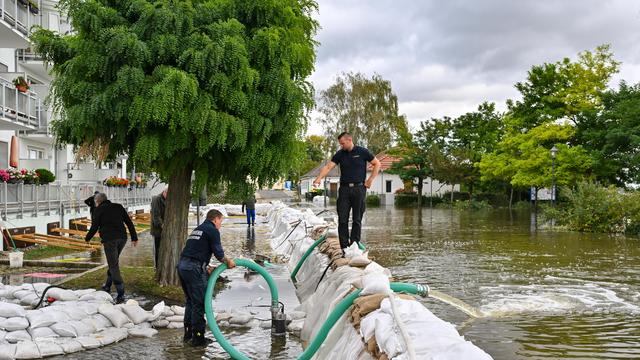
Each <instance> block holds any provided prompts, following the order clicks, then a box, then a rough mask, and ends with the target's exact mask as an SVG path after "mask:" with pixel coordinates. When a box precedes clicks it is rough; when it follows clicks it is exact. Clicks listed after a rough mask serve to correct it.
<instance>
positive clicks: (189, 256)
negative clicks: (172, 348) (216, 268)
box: [178, 210, 236, 346]
mask: <svg viewBox="0 0 640 360" xmlns="http://www.w3.org/2000/svg"><path fill="white" fill-rule="evenodd" d="M221 226H222V213H221V212H220V211H218V210H210V211H209V212H208V213H207V218H206V219H205V220H204V222H203V223H202V224H200V225H199V226H198V227H197V228H195V229H194V230H193V231H192V232H191V235H189V237H188V238H187V243H186V245H185V246H184V249H183V250H182V254H181V255H180V262H179V263H178V276H179V277H180V283H181V285H182V291H184V297H185V299H186V305H185V311H184V341H185V342H187V341H189V342H190V343H191V345H193V346H202V345H205V344H206V340H205V338H204V331H205V320H204V301H205V299H204V293H205V291H206V289H207V275H208V274H210V273H211V271H212V270H213V268H212V267H209V266H208V265H209V261H210V260H211V254H213V255H214V256H215V257H216V259H218V261H220V262H222V263H225V264H227V266H228V267H229V268H230V269H231V268H233V267H235V266H236V264H235V262H234V261H233V259H230V258H228V257H226V256H225V255H224V250H223V249H222V243H221V241H220V231H219V230H220V227H221ZM209 301H210V300H209Z"/></svg>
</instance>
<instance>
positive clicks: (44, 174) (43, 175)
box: [36, 169, 56, 184]
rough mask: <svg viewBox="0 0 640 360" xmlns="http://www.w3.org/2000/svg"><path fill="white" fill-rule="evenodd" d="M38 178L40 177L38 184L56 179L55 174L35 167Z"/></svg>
mask: <svg viewBox="0 0 640 360" xmlns="http://www.w3.org/2000/svg"><path fill="white" fill-rule="evenodd" d="M36 173H37V174H38V178H40V184H49V183H52V182H54V181H55V180H56V176H55V175H53V173H52V172H51V171H49V170H47V169H36Z"/></svg>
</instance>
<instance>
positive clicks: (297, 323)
mask: <svg viewBox="0 0 640 360" xmlns="http://www.w3.org/2000/svg"><path fill="white" fill-rule="evenodd" d="M303 327H304V319H300V320H294V321H292V322H291V323H289V325H287V330H289V331H291V332H292V333H294V334H300V332H301V331H302V328H303Z"/></svg>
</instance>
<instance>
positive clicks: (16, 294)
mask: <svg viewBox="0 0 640 360" xmlns="http://www.w3.org/2000/svg"><path fill="white" fill-rule="evenodd" d="M29 295H35V292H34V291H33V290H18V291H16V292H14V293H13V297H14V298H16V299H20V300H22V298H24V297H26V296H29Z"/></svg>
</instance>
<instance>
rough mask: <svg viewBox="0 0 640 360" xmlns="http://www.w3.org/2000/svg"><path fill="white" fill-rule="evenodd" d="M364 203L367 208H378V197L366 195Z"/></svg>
mask: <svg viewBox="0 0 640 360" xmlns="http://www.w3.org/2000/svg"><path fill="white" fill-rule="evenodd" d="M365 201H366V203H367V206H380V196H378V195H367V199H366V200H365Z"/></svg>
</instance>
